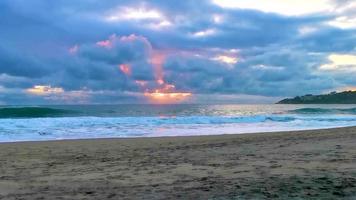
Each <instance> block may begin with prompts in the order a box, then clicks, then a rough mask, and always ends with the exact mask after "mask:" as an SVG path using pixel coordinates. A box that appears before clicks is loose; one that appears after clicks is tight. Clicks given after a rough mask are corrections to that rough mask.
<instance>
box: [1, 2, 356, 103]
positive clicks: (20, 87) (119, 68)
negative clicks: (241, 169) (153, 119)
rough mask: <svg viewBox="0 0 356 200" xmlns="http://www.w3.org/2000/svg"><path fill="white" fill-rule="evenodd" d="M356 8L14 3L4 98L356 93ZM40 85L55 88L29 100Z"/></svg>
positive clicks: (4, 61) (5, 31) (5, 47)
mask: <svg viewBox="0 0 356 200" xmlns="http://www.w3.org/2000/svg"><path fill="white" fill-rule="evenodd" d="M354 11H355V3H354V2H353V1H341V0H330V1H328V0H315V1H313V2H308V3H305V2H301V1H294V0H287V1H282V0H272V1H268V2H267V3H266V2H264V1H263V2H262V1H260V0H253V1H240V0H236V1H230V0H202V1H193V0H187V1H179V0H172V1H162V0H152V1H145V0H144V1H128V0H123V1H119V2H118V1H115V0H108V1H105V2H104V3H103V2H101V1H99V0H93V1H84V0H78V1H76V2H73V1H67V0H63V1H53V2H46V1H42V0H33V1H31V2H27V1H22V0H11V1H10V0H4V1H1V2H0V13H1V14H2V18H1V19H0V28H1V31H0V88H2V89H1V95H0V101H1V102H5V103H21V102H28V103H36V102H39V103H51V102H54V101H57V102H60V99H61V98H62V99H63V98H64V99H73V101H75V99H77V100H78V102H79V101H80V102H84V101H85V102H89V103H102V102H109V103H110V102H119V103H120V102H145V95H144V93H145V91H146V90H148V91H153V90H154V89H157V88H159V87H161V88H160V89H161V90H162V89H164V87H166V86H167V85H174V86H175V88H174V90H176V91H175V92H177V91H178V92H188V93H189V92H193V96H192V98H191V100H190V101H192V102H193V101H197V102H199V101H203V99H204V98H203V96H205V97H208V96H215V95H216V96H217V98H216V99H215V100H213V99H212V98H206V100H207V99H212V101H216V102H217V101H218V100H217V99H218V97H219V96H220V97H221V98H225V99H226V100H227V101H229V102H230V100H231V101H233V100H232V99H234V98H232V97H231V96H233V97H235V96H236V95H248V97H251V99H254V98H255V97H256V98H260V99H264V100H265V101H268V99H269V98H275V97H280V96H294V95H301V94H305V93H320V92H323V91H327V90H332V89H334V88H340V87H344V86H345V87H346V86H348V87H352V86H354V85H356V82H355V79H354V77H353V76H352V73H350V71H351V72H353V71H354V68H355V67H354V65H355V63H354V62H353V59H354V58H353V55H354V52H355V51H356V49H355V46H356V40H355V34H356V30H355V26H354V20H353V19H354V18H355V12H354ZM159 82H161V83H159ZM35 86H48V87H49V86H52V87H49V88H47V91H49V92H47V93H48V94H46V95H34V94H31V93H28V92H26V89H31V88H32V89H33V90H36V87H35ZM54 88H57V89H58V88H61V89H62V90H63V92H61V93H55V92H50V91H56V89H54ZM37 90H40V89H37ZM171 92H173V91H171ZM251 95H252V96H251ZM76 96H77V97H78V98H76ZM79 96H82V97H84V96H85V98H82V99H80V98H79ZM194 96H199V97H202V98H195V97H194ZM261 96H268V97H266V98H262V97H261ZM56 99H57V100H56ZM236 100H237V98H236ZM204 101H205V100H204Z"/></svg>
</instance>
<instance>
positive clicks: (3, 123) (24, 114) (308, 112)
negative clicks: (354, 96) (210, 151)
mask: <svg viewBox="0 0 356 200" xmlns="http://www.w3.org/2000/svg"><path fill="white" fill-rule="evenodd" d="M346 126H356V105H280V104H266V105H185V104H181V105H126V104H125V105H58V106H1V107H0V142H14V141H41V140H63V139H87V138H131V137H161V136H187V135H218V134H234V133H237V134H238V133H254V132H274V131H291V130H309V129H320V128H334V127H346Z"/></svg>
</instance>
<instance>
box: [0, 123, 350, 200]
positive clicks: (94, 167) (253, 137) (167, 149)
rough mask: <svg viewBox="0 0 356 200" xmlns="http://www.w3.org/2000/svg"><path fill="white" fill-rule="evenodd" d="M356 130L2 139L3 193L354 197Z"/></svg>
mask: <svg viewBox="0 0 356 200" xmlns="http://www.w3.org/2000/svg"><path fill="white" fill-rule="evenodd" d="M355 144H356V128H355V127H350V128H338V129H326V130H312V131H299V132H284V133H258V134H242V135H220V136H198V137H170V138H140V139H94V140H70V141H69V140H68V141H49V142H18V143H2V144H0V159H1V161H0V163H1V164H0V199H219V200H220V199H267V198H269V199H270V198H272V199H301V198H302V199H340V198H342V199H355V198H356V145H355Z"/></svg>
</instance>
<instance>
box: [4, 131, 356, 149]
mask: <svg viewBox="0 0 356 200" xmlns="http://www.w3.org/2000/svg"><path fill="white" fill-rule="evenodd" d="M344 128H356V126H346V127H332V128H316V129H305V130H285V131H267V132H251V133H233V134H229V133H227V134H206V135H204V134H203V135H178V136H147V137H143V136H138V137H104V138H102V137H98V138H77V139H50V140H24V141H9V142H3V141H0V145H3V144H17V143H18V144H22V143H46V142H75V141H77V142H80V141H88V140H94V141H97V140H104V141H105V140H136V139H137V140H145V139H175V138H177V139H179V138H195V137H225V136H227V137H228V136H240V135H241V136H244V135H255V134H257V135H258V134H284V133H286V134H290V133H292V132H293V133H303V132H315V131H323V130H334V129H336V130H337V129H344Z"/></svg>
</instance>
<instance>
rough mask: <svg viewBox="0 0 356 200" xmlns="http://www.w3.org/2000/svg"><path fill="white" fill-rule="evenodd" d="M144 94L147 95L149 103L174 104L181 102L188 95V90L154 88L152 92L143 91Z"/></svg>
mask: <svg viewBox="0 0 356 200" xmlns="http://www.w3.org/2000/svg"><path fill="white" fill-rule="evenodd" d="M144 96H145V97H147V98H148V99H149V100H150V102H151V103H155V104H175V103H181V102H183V101H185V100H187V98H189V97H190V96H192V93H190V92H160V91H159V90H155V91H154V92H145V93H144Z"/></svg>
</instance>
